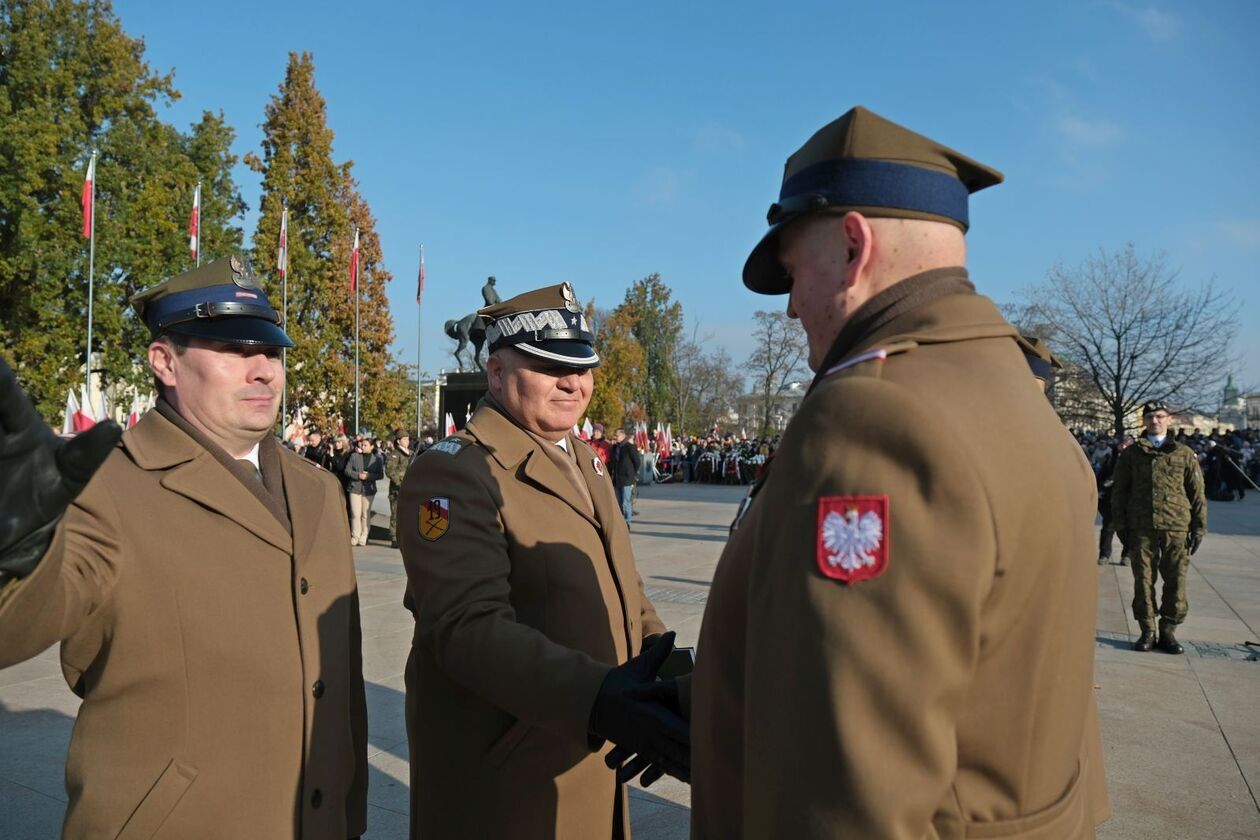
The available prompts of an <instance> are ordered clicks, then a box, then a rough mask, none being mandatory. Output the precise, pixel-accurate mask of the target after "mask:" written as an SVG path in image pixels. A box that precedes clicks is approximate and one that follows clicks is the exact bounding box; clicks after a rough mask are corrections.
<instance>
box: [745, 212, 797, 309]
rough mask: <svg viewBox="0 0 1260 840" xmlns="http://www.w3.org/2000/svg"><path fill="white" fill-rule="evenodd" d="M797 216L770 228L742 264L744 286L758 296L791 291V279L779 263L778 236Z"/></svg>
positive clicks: (782, 293)
mask: <svg viewBox="0 0 1260 840" xmlns="http://www.w3.org/2000/svg"><path fill="white" fill-rule="evenodd" d="M798 218H800V216H799V215H794V216H789V217H787V218H786V219H784V220H783V221H781V222H779V223H778V224H775V225H773V226H771V228H770V230H768V231H766V235H765V236H763V237H761V241H760V242H758V243H757V245H756V246H755V247H754V248H753V249H752V253H751V254H749V255H748V260H747V262H745V263H744V285H745V286H747V287H748V288H749V289H750V290H752V291H754V292H756V293H757V294H759V295H786V294H787V293H788V292H790V291H792V278H791V277H789V276H788V273H787V271H785V270H784V268H783V264H782V263H780V262H779V234H781V233H782V232H783V229H784V228H786V227H787V226H788V225H790V224H792V222H794V221H796V220H797V219H798Z"/></svg>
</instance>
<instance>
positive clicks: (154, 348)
mask: <svg viewBox="0 0 1260 840" xmlns="http://www.w3.org/2000/svg"><path fill="white" fill-rule="evenodd" d="M149 367H150V368H152V369H153V375H154V376H156V377H157V380H158V382H161V383H162V384H163V385H165V386H166V387H167V388H175V387H177V385H176V383H175V348H174V347H172V346H171V345H170V344H169V343H168V342H165V341H155V342H153V343H152V344H150V345H149Z"/></svg>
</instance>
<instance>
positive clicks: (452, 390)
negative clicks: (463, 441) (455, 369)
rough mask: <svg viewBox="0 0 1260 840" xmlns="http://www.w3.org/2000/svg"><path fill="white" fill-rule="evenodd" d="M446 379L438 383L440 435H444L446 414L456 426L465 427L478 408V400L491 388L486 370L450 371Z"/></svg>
mask: <svg viewBox="0 0 1260 840" xmlns="http://www.w3.org/2000/svg"><path fill="white" fill-rule="evenodd" d="M445 378H446V381H445V382H442V383H439V385H438V416H437V424H438V432H439V434H438V437H439V438H441V437H443V436H444V435H443V433H444V429H445V425H444V424H445V423H446V415H447V414H448V413H449V414H450V415H451V419H452V420H454V421H455V428H456V429H462V428H464V423H465V422H467V418H468V416H469V415H471V414H472V412H473V411H474V410H475V409H476V408H477V402H478V401H479V400H480V399H481V398H482V397H483V396H485V394H486V391H487V390H489V388H490V384H489V381H488V380H487V378H486V374H485V371H480V370H478V371H472V372H470V373H448V374H446V377H445Z"/></svg>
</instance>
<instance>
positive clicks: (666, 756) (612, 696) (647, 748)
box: [590, 632, 691, 781]
mask: <svg viewBox="0 0 1260 840" xmlns="http://www.w3.org/2000/svg"><path fill="white" fill-rule="evenodd" d="M673 649H674V634H673V633H672V632H669V633H666V634H665V635H663V636H662V637H661V638H660V639H659V640H658V641H657V642H656V644H654V645H652V646H651V647H650V648H648V649H647V650H645V651H643V652H641V653H640V654H639V655H638V656H636V657H634V658H633V659H631V660H630V661H629V662H627V663H625V664H624V665H619V666H617V667H616V668H614V669H612V670H611V671H609V672H608V676H607V677H605V678H604V682H603V683H602V684H601V685H600V687H599V693H597V694H596V695H595V704H594V706H592V708H591V720H590V730H591V732H593V733H595V734H596V735H598V736H600V737H601V738H606V739H607V740H609V741H612V742H613V744H615V745H616V746H618V747H623V748H624V752H623V753H622V754H621V755H622V756H623V757H624V755H626V754H628V753H633V754H635V755H636V756H639V757H640V758H642V759H643V760H644V761H645V762H646V764H648V765H653V764H654V765H658V766H659V767H660V768H662V769H663V770H664V771H665V772H666V773H669V774H670V775H671V776H676V777H677V778H679V779H682V780H684V781H686V780H688V779H690V778H691V735H690V732H689V730H688V726H687V721H686V720H685V719H683V717H682V715H680V714H678V712H677V711H676V710H675V709H670V708H669V707H668V706H667V705H666V704H665V703H663V702H661V700H660V699H657V698H656V697H642V696H639V690H640V689H646V688H649V687H651V686H652V685H653V682H654V680H655V678H656V672H657V671H658V670H660V667H661V665H663V664H664V663H665V660H666V659H667V658H668V657H669V654H670V651H672V650H673ZM610 766H612V765H610ZM645 766H646V765H645ZM639 769H642V768H639ZM636 772H637V771H636ZM623 775H625V773H623V772H619V774H618V778H621V776H623ZM656 778H659V775H658V776H657V777H656ZM654 780H655V779H654Z"/></svg>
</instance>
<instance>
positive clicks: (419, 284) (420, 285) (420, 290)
mask: <svg viewBox="0 0 1260 840" xmlns="http://www.w3.org/2000/svg"><path fill="white" fill-rule="evenodd" d="M423 294H424V246H423V245H421V246H420V279H419V280H417V281H416V306H419V305H420V296H421V295H423Z"/></svg>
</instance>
